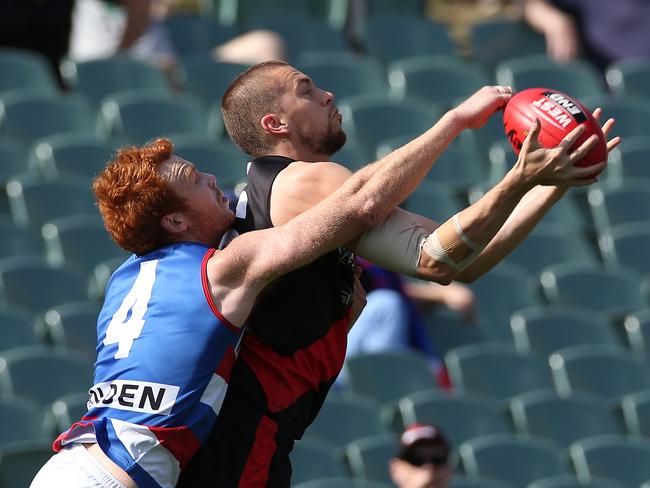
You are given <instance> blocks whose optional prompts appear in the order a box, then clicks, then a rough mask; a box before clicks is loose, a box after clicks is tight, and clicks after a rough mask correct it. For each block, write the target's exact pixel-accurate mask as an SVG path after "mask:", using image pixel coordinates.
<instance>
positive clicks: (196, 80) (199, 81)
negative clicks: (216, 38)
mask: <svg viewBox="0 0 650 488" xmlns="http://www.w3.org/2000/svg"><path fill="white" fill-rule="evenodd" d="M247 68H248V65H246V64H236V63H222V62H217V61H215V60H214V59H212V58H211V57H208V56H200V55H197V56H189V57H187V58H185V59H183V62H182V66H181V70H180V71H181V74H180V77H181V79H182V84H183V85H184V86H185V90H186V91H187V92H188V93H190V94H192V95H194V96H196V97H198V98H200V99H201V100H202V101H203V102H205V103H207V104H214V103H221V99H222V98H223V94H224V93H225V91H226V88H228V85H230V83H231V82H232V80H234V79H235V77H236V76H237V75H238V74H240V73H241V72H243V71H245V70H246V69H247Z"/></svg>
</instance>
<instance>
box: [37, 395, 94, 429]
mask: <svg viewBox="0 0 650 488" xmlns="http://www.w3.org/2000/svg"><path fill="white" fill-rule="evenodd" d="M87 403H88V393H86V392H83V393H69V394H68V395H63V396H62V397H60V398H57V399H56V400H54V401H53V402H52V403H51V404H50V405H48V406H47V407H46V408H45V412H44V414H43V428H44V429H45V431H46V432H47V433H48V434H49V435H52V436H58V435H59V434H60V433H61V432H64V431H66V430H68V429H69V428H70V426H71V425H72V424H73V423H74V422H78V421H79V420H81V418H82V417H83V416H84V415H85V414H86V413H87V411H88V409H87V407H86V404H87Z"/></svg>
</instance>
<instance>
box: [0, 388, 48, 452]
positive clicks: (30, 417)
mask: <svg viewBox="0 0 650 488" xmlns="http://www.w3.org/2000/svg"><path fill="white" fill-rule="evenodd" d="M40 415H41V412H40V410H39V408H38V406H37V405H36V404H35V403H33V402H30V401H29V400H26V399H24V398H13V399H6V400H0V452H2V449H3V447H4V446H5V445H7V444H10V443H13V442H18V441H26V440H30V441H35V440H46V439H47V436H48V435H49V433H47V435H46V431H45V430H44V429H43V428H42V427H41V424H40V422H39V418H40ZM0 457H1V454H0Z"/></svg>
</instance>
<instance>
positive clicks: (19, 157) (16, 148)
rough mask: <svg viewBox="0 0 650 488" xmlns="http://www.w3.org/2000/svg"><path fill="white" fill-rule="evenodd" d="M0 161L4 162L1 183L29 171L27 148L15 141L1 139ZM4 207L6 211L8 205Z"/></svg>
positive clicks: (0, 175) (5, 138) (0, 167)
mask: <svg viewBox="0 0 650 488" xmlns="http://www.w3.org/2000/svg"><path fill="white" fill-rule="evenodd" d="M0 161H2V165H0V182H2V183H4V182H5V181H7V180H8V179H10V178H11V177H12V176H14V175H19V174H21V173H27V172H28V171H29V166H28V164H27V154H26V151H25V148H24V147H23V146H22V145H21V144H20V143H18V142H17V141H15V140H13V139H10V138H7V137H0ZM4 207H5V209H6V205H5V206H4ZM0 210H2V209H0Z"/></svg>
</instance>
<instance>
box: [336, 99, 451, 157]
mask: <svg viewBox="0 0 650 488" xmlns="http://www.w3.org/2000/svg"><path fill="white" fill-rule="evenodd" d="M338 105H339V110H340V112H341V114H342V115H343V129H344V130H345V131H346V132H347V133H348V135H350V136H352V137H353V138H355V139H356V140H358V141H359V142H362V143H363V144H365V145H366V146H367V147H368V148H369V149H370V150H371V151H373V152H374V151H375V150H376V148H377V146H378V145H379V144H380V143H381V142H382V141H384V140H386V139H390V138H392V137H398V136H404V135H411V134H421V133H422V132H424V131H425V130H427V129H429V128H430V127H431V126H432V125H433V121H435V120H437V119H438V118H439V115H440V110H439V108H438V107H437V106H435V105H432V104H429V103H428V102H426V101H423V100H417V99H411V98H409V99H404V100H401V101H397V100H394V99H392V98H390V97H388V96H387V95H358V96H355V97H350V98H347V99H345V100H340V101H339V104H338Z"/></svg>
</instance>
